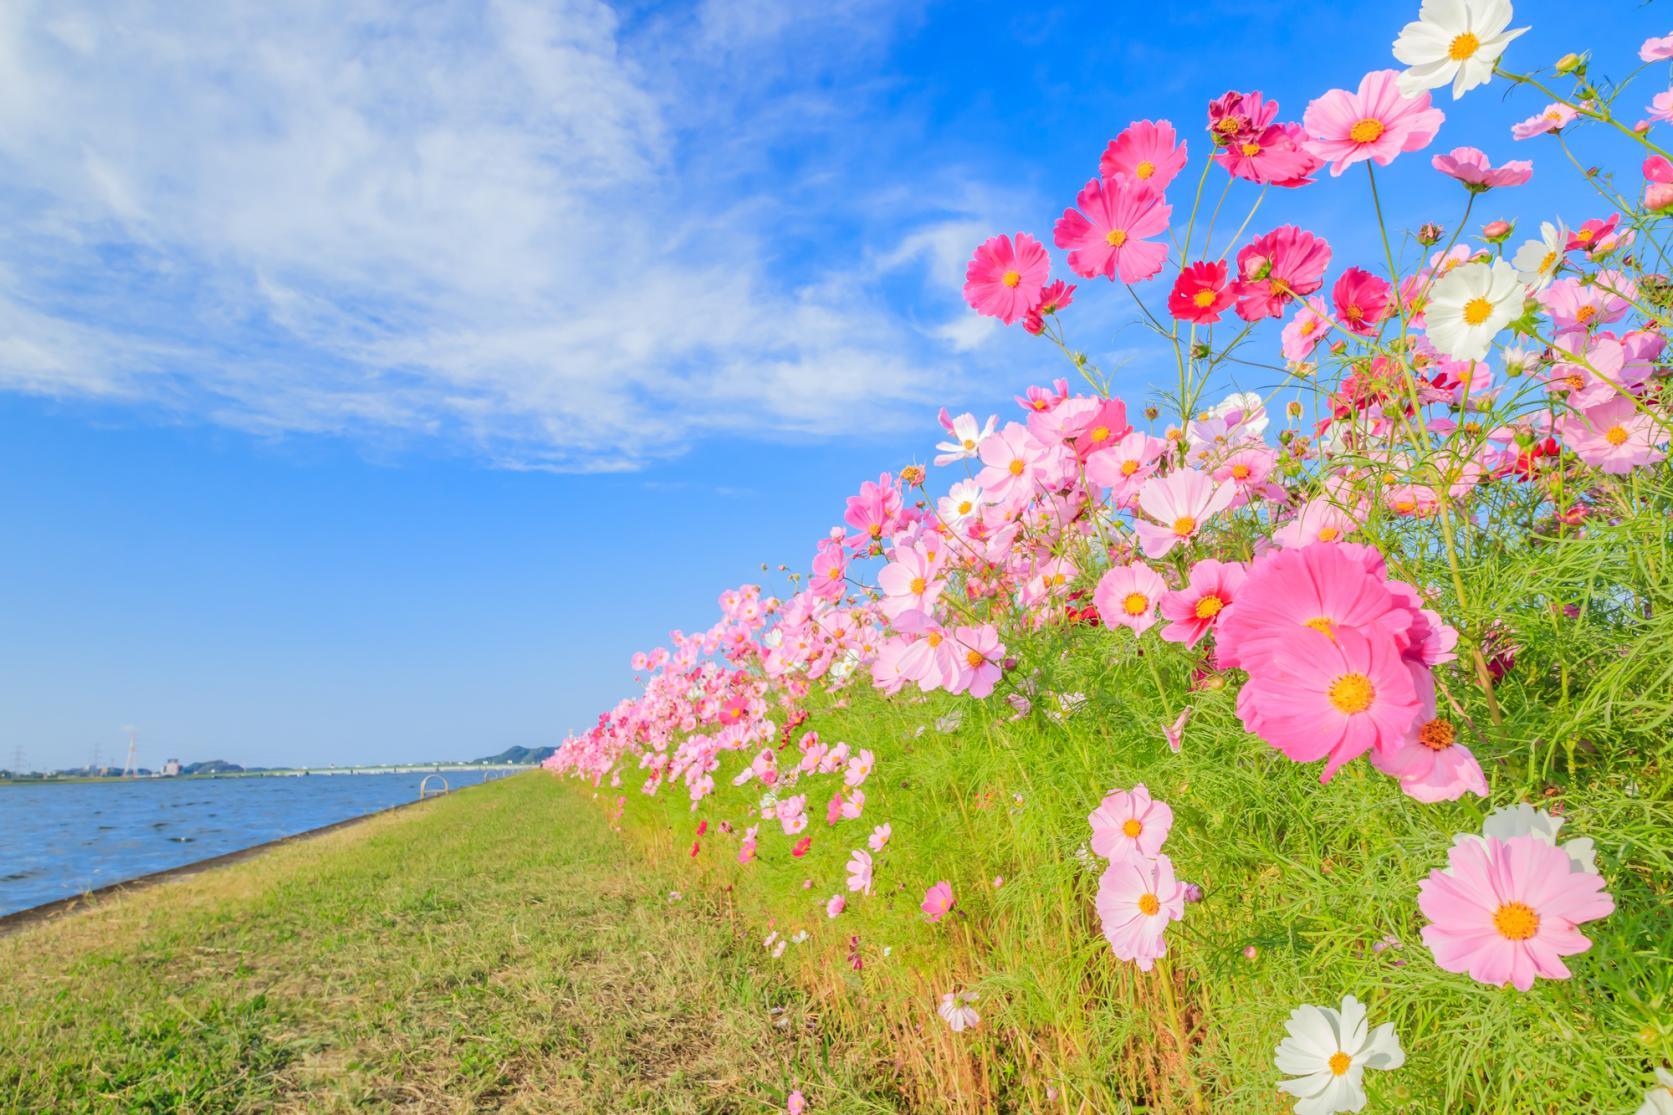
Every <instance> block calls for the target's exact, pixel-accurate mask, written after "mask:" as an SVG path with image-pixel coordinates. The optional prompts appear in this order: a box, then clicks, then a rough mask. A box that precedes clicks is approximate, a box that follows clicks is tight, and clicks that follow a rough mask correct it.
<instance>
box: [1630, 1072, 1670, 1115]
mask: <svg viewBox="0 0 1673 1115" xmlns="http://www.w3.org/2000/svg"><path fill="white" fill-rule="evenodd" d="M1638 1115H1673V1072H1668V1071H1667V1070H1666V1069H1661V1068H1658V1069H1657V1070H1656V1086H1655V1087H1654V1088H1651V1089H1650V1090H1649V1091H1648V1092H1646V1093H1644V1106H1643V1107H1640V1108H1639V1109H1638Z"/></svg>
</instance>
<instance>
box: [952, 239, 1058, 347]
mask: <svg viewBox="0 0 1673 1115" xmlns="http://www.w3.org/2000/svg"><path fill="white" fill-rule="evenodd" d="M1050 269H1051V260H1050V259H1048V258H1047V256H1046V249H1045V246H1044V245H1043V244H1041V243H1040V242H1039V241H1038V240H1036V239H1034V238H1033V237H1032V236H1030V235H1028V234H1027V233H1026V232H1019V233H1017V236H1016V240H1015V241H1014V242H1013V241H1012V240H1011V238H1010V237H1008V236H995V237H993V238H992V239H991V240H986V241H984V242H983V243H982V244H981V246H980V247H978V248H977V249H976V254H975V255H973V256H971V257H970V264H969V266H967V267H966V268H965V269H964V300H965V301H966V302H968V303H970V308H971V309H973V310H975V311H976V312H977V313H979V314H985V315H986V316H988V317H996V318H998V319H999V320H1000V321H1002V322H1004V323H1005V324H1006V325H1010V324H1011V323H1012V322H1014V321H1016V320H1017V319H1018V318H1020V317H1022V316H1023V315H1024V314H1025V313H1027V312H1028V311H1029V309H1030V308H1032V307H1033V306H1034V304H1035V302H1036V301H1037V300H1038V298H1039V296H1040V290H1041V289H1042V288H1043V287H1044V286H1045V285H1046V275H1047V273H1048V272H1049V271H1050Z"/></svg>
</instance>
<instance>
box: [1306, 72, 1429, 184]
mask: <svg viewBox="0 0 1673 1115" xmlns="http://www.w3.org/2000/svg"><path fill="white" fill-rule="evenodd" d="M1399 76H1400V75H1399V74H1398V73H1396V72H1395V71H1394V70H1373V71H1371V72H1370V73H1368V74H1366V75H1365V76H1364V77H1363V78H1361V79H1360V81H1359V90H1358V91H1357V92H1354V93H1350V92H1348V91H1347V90H1346V89H1332V90H1331V91H1330V92H1328V93H1326V94H1325V95H1324V96H1322V97H1319V98H1318V99H1317V100H1315V101H1313V102H1312V103H1311V104H1309V105H1308V106H1307V112H1306V114H1305V115H1303V116H1302V119H1301V123H1302V127H1304V128H1306V129H1307V135H1308V140H1307V143H1306V145H1305V146H1306V148H1307V150H1308V151H1310V152H1311V153H1312V154H1314V155H1316V156H1317V157H1318V158H1320V159H1323V160H1325V161H1326V162H1328V163H1329V164H1330V173H1331V174H1332V175H1339V174H1341V173H1342V172H1343V171H1344V170H1346V169H1348V167H1350V166H1352V165H1353V164H1354V163H1359V162H1364V161H1365V160H1367V159H1370V160H1373V161H1375V162H1376V164H1377V165H1378V166H1387V165H1388V164H1389V163H1391V162H1393V161H1394V157H1395V156H1396V155H1399V154H1400V153H1401V152H1404V151H1417V150H1419V149H1420V148H1423V147H1427V146H1428V145H1429V141H1430V140H1432V139H1434V138H1435V133H1436V132H1437V131H1439V130H1440V127H1441V122H1442V121H1444V120H1445V119H1446V114H1445V113H1443V112H1442V111H1441V110H1440V109H1438V108H1435V107H1433V106H1432V105H1431V104H1430V100H1429V94H1428V93H1422V94H1420V95H1418V96H1416V97H1406V96H1402V95H1401V93H1400V86H1399V80H1398V79H1399Z"/></svg>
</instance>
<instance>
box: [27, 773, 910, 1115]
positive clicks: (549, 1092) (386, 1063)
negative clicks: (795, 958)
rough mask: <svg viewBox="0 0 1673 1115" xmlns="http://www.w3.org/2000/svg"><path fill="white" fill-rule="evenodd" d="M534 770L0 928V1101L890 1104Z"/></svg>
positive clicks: (462, 1106) (593, 812)
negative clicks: (789, 1099)
mask: <svg viewBox="0 0 1673 1115" xmlns="http://www.w3.org/2000/svg"><path fill="white" fill-rule="evenodd" d="M676 885H677V883H676V882H675V881H674V880H673V878H672V877H671V876H670V875H668V874H664V873H663V872H662V871H660V870H649V871H647V869H646V867H645V864H644V861H643V859H642V858H640V857H638V855H637V853H636V851H635V849H634V848H633V846H632V843H631V842H629V841H624V840H622V839H621V838H620V837H619V836H618V835H617V834H615V833H612V832H610V831H608V830H607V829H605V828H604V827H603V826H601V825H599V824H598V813H597V809H596V807H595V806H594V805H593V803H592V802H590V801H589V800H587V797H586V792H585V791H582V790H579V789H577V788H575V787H573V786H571V785H564V784H560V783H559V782H557V781H556V780H553V779H549V778H547V777H545V776H544V775H541V774H538V773H536V774H528V775H524V776H520V777H517V778H510V779H506V780H503V781H499V782H495V783H491V784H489V785H485V786H481V787H478V788H475V789H473V790H472V792H471V793H469V794H461V795H450V796H448V797H445V798H442V799H439V800H436V801H432V802H428V803H426V804H425V805H424V807H423V808H419V809H409V810H402V811H399V812H394V813H389V814H383V815H378V816H374V817H371V818H368V819H366V820H365V821H363V822H360V823H357V824H352V825H349V826H346V827H343V828H340V829H338V830H336V831H333V832H329V833H326V834H324V835H321V836H318V837H317V838H314V839H310V840H305V841H298V842H292V843H287V844H284V845H282V846H280V847H276V848H273V849H271V850H269V851H267V852H265V853H263V854H261V855H259V856H256V857H254V858H251V859H248V860H244V861H242V862H238V863H235V864H232V865H230V866H226V867H220V868H216V869H214V870H209V871H204V872H201V873H197V874H193V875H190V876H188V877H185V878H181V879H176V880H169V881H167V882H164V883H162V884H161V885H158V886H154V887H150V888H147V889H144V890H140V891H137V892H132V893H126V894H121V895H118V896H116V897H114V898H112V899H110V900H108V901H105V902H101V903H98V904H96V905H94V906H93V907H92V908H89V909H86V910H84V911H81V912H77V913H74V914H70V915H66V916H62V917H57V918H53V919H51V920H49V921H47V922H44V923H41V924H36V925H32V926H29V927H27V928H24V929H22V930H20V931H18V932H16V933H13V934H11V935H10V936H7V937H5V938H0V970H4V971H6V972H7V973H8V977H9V978H8V979H7V980H5V981H0V1049H4V1050H6V1056H5V1057H4V1058H0V1110H3V1111H17V1112H22V1111H42V1110H51V1111H126V1110H147V1111H194V1112H206V1111H216V1112H222V1111H225V1112H233V1111H256V1110H262V1111H270V1110H278V1111H332V1110H343V1109H348V1108H371V1109H374V1110H378V1109H382V1110H389V1109H401V1110H426V1111H461V1112H463V1111H480V1110H506V1111H556V1112H571V1111H574V1112H581V1111H586V1112H598V1111H674V1112H679V1111H770V1110H774V1109H777V1110H782V1109H783V1104H784V1099H785V1096H786V1094H787V1093H788V1092H789V1090H790V1089H791V1088H792V1087H798V1086H799V1087H801V1088H803V1089H804V1090H806V1091H807V1092H808V1093H809V1095H810V1096H818V1097H821V1103H820V1109H821V1110H870V1111H878V1110H891V1109H893V1107H894V1104H893V1103H892V1102H891V1101H890V1099H889V1098H888V1097H887V1096H880V1095H876V1094H874V1093H872V1091H871V1087H872V1086H871V1085H870V1084H869V1081H871V1080H873V1079H886V1077H887V1073H886V1071H882V1070H878V1069H877V1067H876V1066H874V1065H873V1064H871V1063H870V1062H869V1061H868V1059H867V1057H866V1056H865V1055H863V1054H861V1053H860V1052H857V1051H855V1050H853V1049H849V1048H846V1047H844V1046H842V1045H841V1044H840V1043H836V1042H833V1041H830V1040H828V1038H827V1036H826V1035H825V1034H824V1033H822V1032H821V1030H820V1028H819V1026H818V1019H817V1015H816V1012H815V1010H814V1008H813V1006H812V1004H810V1003H809V1002H808V1001H807V999H806V998H805V996H804V995H803V994H801V993H799V992H797V991H796V990H795V989H794V988H793V987H792V986H791V985H790V983H789V982H788V980H787V979H786V978H785V976H784V975H783V972H782V969H781V968H779V967H778V966H776V965H773V964H771V963H768V962H766V954H765V952H764V951H763V950H762V949H761V948H760V942H759V941H758V940H755V939H754V938H753V936H750V937H748V938H745V937H743V936H741V935H742V934H744V933H751V932H752V931H751V930H749V929H748V927H746V926H743V925H741V924H739V923H737V922H736V921H735V920H734V918H733V916H732V912H731V909H730V907H729V905H728V904H727V902H726V901H725V900H724V897H723V896H720V895H709V896H706V895H702V894H695V893H693V894H687V895H681V896H680V897H679V898H677V899H676V898H674V897H673V895H672V894H671V891H672V890H673V888H674V887H675V886H676Z"/></svg>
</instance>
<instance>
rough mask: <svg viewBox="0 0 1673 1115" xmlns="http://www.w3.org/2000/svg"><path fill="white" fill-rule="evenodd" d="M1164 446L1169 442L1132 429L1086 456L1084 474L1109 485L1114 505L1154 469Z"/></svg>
mask: <svg viewBox="0 0 1673 1115" xmlns="http://www.w3.org/2000/svg"><path fill="white" fill-rule="evenodd" d="M1167 449H1168V443H1167V442H1165V441H1163V440H1162V439H1161V438H1159V437H1151V436H1150V435H1149V434H1147V433H1145V432H1144V431H1143V430H1134V431H1132V432H1131V433H1128V434H1126V435H1124V436H1123V437H1122V438H1121V440H1119V441H1117V442H1116V443H1115V444H1114V445H1112V446H1110V447H1109V448H1108V449H1105V450H1103V451H1102V452H1100V453H1094V454H1093V455H1092V456H1090V457H1088V458H1087V459H1086V478H1087V479H1088V480H1090V481H1091V482H1092V483H1094V484H1098V485H1101V486H1102V487H1105V488H1108V489H1109V490H1110V493H1111V496H1112V498H1113V499H1114V501H1115V502H1116V504H1117V505H1121V504H1125V503H1126V502H1127V501H1128V499H1130V498H1131V497H1132V496H1134V495H1136V494H1137V493H1138V490H1139V489H1140V488H1141V487H1142V486H1143V485H1144V482H1145V481H1147V480H1149V479H1150V477H1151V476H1152V475H1153V474H1154V473H1155V472H1156V466H1157V462H1158V461H1160V460H1161V457H1162V454H1164V453H1166V452H1167Z"/></svg>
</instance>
